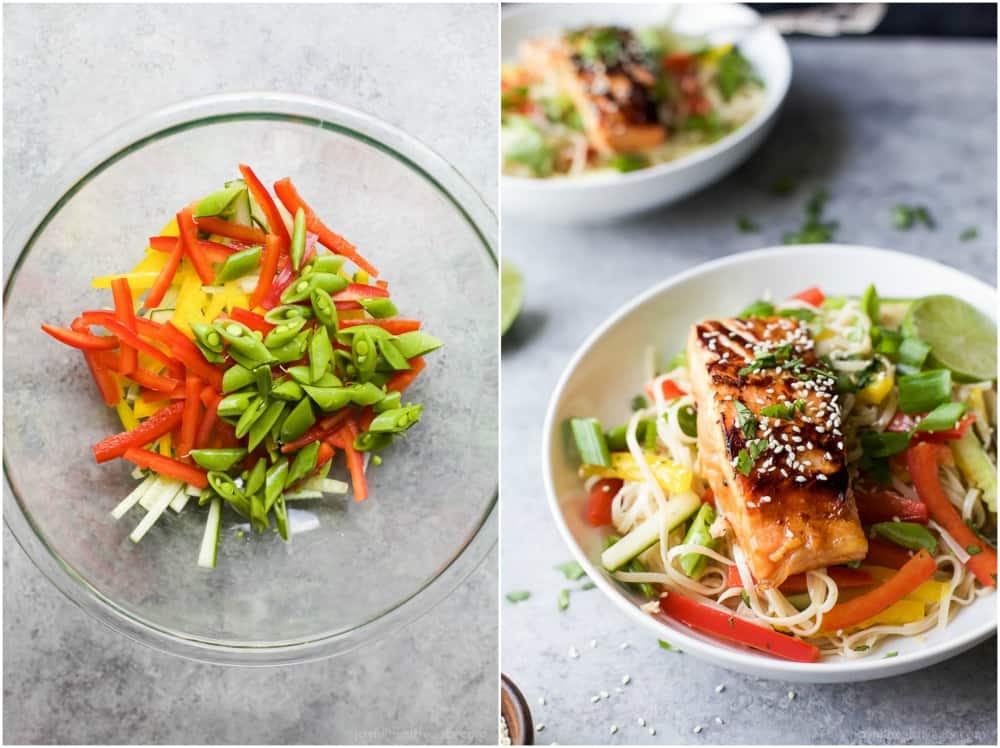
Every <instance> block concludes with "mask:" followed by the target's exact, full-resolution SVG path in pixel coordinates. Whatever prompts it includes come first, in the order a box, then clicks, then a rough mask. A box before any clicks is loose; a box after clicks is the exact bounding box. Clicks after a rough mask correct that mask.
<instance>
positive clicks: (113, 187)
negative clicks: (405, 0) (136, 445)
mask: <svg viewBox="0 0 1000 748" xmlns="http://www.w3.org/2000/svg"><path fill="white" fill-rule="evenodd" d="M241 162H245V163H249V164H251V165H252V166H253V167H254V169H255V170H256V171H257V173H258V174H259V175H260V176H261V178H262V180H263V181H264V182H265V183H267V184H270V183H272V182H273V181H275V180H277V179H279V178H281V177H284V176H291V177H292V178H293V179H294V181H295V183H296V185H297V186H298V188H299V190H300V191H301V193H302V195H303V196H304V197H305V198H306V199H307V200H308V201H309V202H310V203H311V204H312V205H313V207H314V208H315V209H316V211H317V213H318V214H319V215H320V216H321V217H323V219H324V220H325V221H326V222H327V223H328V224H329V225H330V226H331V227H332V228H334V229H335V230H336V231H338V232H341V233H342V234H344V235H345V236H346V237H348V238H349V239H350V240H351V241H352V242H353V243H355V244H356V245H357V246H358V247H359V248H360V250H361V251H362V253H364V254H365V255H366V256H368V257H369V258H370V259H372V261H373V262H374V263H375V264H376V265H377V266H378V267H379V269H380V271H381V272H382V274H383V277H384V278H386V279H387V280H389V281H390V283H391V288H392V292H393V298H394V300H395V301H396V303H397V304H398V306H399V308H400V310H401V313H402V314H404V315H405V316H412V317H416V318H418V319H421V320H423V321H424V327H425V329H426V330H427V331H428V332H430V333H432V334H433V335H435V336H437V337H439V338H441V339H442V340H444V341H445V347H444V348H442V349H441V350H440V351H438V352H436V353H434V354H432V355H431V356H429V357H428V368H427V371H426V372H425V374H424V375H423V376H422V377H421V378H420V379H419V380H417V383H416V384H415V385H414V387H413V389H412V390H411V391H410V394H411V395H412V397H413V399H414V400H415V401H420V402H423V403H424V404H425V406H426V407H425V411H424V417H423V418H422V420H421V422H420V424H419V425H418V426H417V427H416V428H415V429H414V430H413V431H411V432H410V434H409V435H408V437H407V438H406V440H405V442H402V443H398V444H395V445H393V447H392V448H390V449H389V450H387V451H386V452H385V453H384V454H383V458H384V463H383V464H382V465H380V466H378V467H374V466H373V467H371V468H370V469H369V483H370V487H371V498H370V499H369V500H368V501H366V502H364V503H360V504H355V503H354V502H353V501H352V499H351V498H350V496H349V495H348V496H341V497H326V498H325V499H323V500H321V501H308V502H295V508H294V509H292V510H291V513H292V517H291V522H292V529H293V532H294V531H295V530H296V529H298V530H299V532H298V533H296V534H294V535H293V537H292V538H291V542H289V543H285V542H283V541H282V540H281V539H280V538H278V536H277V535H276V534H273V533H266V534H265V535H264V536H257V535H256V534H254V533H250V532H241V528H243V527H244V525H243V522H242V521H241V519H240V518H239V517H238V516H236V515H235V514H230V513H229V512H228V511H227V512H226V514H225V518H224V522H223V528H222V534H221V538H220V544H219V558H218V564H217V567H216V568H215V569H214V570H207V569H202V568H199V567H198V566H197V563H196V562H197V554H198V547H199V543H200V539H201V535H202V533H203V529H204V521H205V514H204V511H199V510H197V509H195V510H193V511H192V510H191V508H190V507H189V508H188V509H187V510H185V511H184V512H182V513H181V514H179V515H177V514H173V513H172V512H168V513H167V514H166V515H164V517H163V518H162V519H161V520H160V521H159V522H158V523H157V524H156V526H155V527H154V528H153V529H152V531H150V533H149V534H148V535H146V537H145V538H144V539H143V540H142V542H141V543H139V544H137V545H133V544H132V542H131V541H130V540H129V539H128V534H129V532H130V531H131V529H132V527H133V526H134V525H135V524H136V523H137V522H138V517H139V516H140V515H141V510H133V511H132V512H130V513H129V515H126V517H125V518H124V519H122V520H121V521H118V522H115V521H114V520H113V519H112V518H111V516H110V513H109V512H110V510H111V509H112V507H114V506H115V504H116V503H117V502H118V501H120V500H121V499H122V498H123V497H124V496H125V495H126V494H127V493H128V492H129V490H130V488H131V487H132V486H133V485H134V481H133V480H132V479H131V478H130V477H129V473H130V470H131V465H129V464H128V463H125V462H124V461H121V460H118V461H114V462H112V463H108V464H104V465H96V464H95V463H94V460H93V456H92V454H91V451H90V445H91V444H93V443H95V442H96V441H98V440H99V439H101V438H103V437H105V436H107V435H108V434H111V433H115V432H118V431H120V430H121V426H120V424H119V422H118V420H117V418H116V416H115V413H114V411H113V410H112V409H109V408H107V407H105V406H104V405H103V404H102V402H101V400H100V399H99V396H98V394H97V392H96V388H95V387H94V385H93V381H92V380H91V378H90V375H89V372H88V371H87V367H86V365H85V363H84V361H83V360H82V357H81V356H80V355H79V353H78V352H77V351H74V350H71V349H69V348H66V347H65V346H62V345H59V344H58V343H56V342H55V341H53V340H51V339H49V338H47V337H46V336H45V335H44V334H43V333H42V332H41V331H40V329H39V325H41V324H42V323H43V322H50V323H54V324H59V325H67V324H68V323H69V321H70V320H71V319H73V317H75V316H76V315H77V314H78V313H79V312H80V311H82V310H84V309H88V308H90V309H92V308H96V307H101V306H109V305H110V304H111V294H110V292H109V291H108V290H106V289H105V290H97V289H94V288H92V287H91V278H92V277H93V276H98V275H107V274H111V273H115V272H123V271H125V270H127V269H129V268H131V267H132V266H133V265H135V264H136V263H137V262H138V260H139V259H140V258H141V254H142V250H143V248H144V246H145V238H146V237H148V236H151V235H153V234H156V233H159V230H160V228H161V227H162V226H163V224H164V223H166V222H167V221H168V220H169V218H170V217H171V216H172V215H173V213H174V212H175V211H176V210H177V209H178V208H179V207H180V206H183V205H185V204H187V203H188V202H189V201H190V200H191V199H192V198H194V197H197V196H198V195H200V194H205V193H208V192H211V191H212V190H214V189H217V188H219V187H221V185H222V183H223V182H224V181H226V180H228V179H233V178H235V177H238V176H239V172H238V170H237V164H239V163H241ZM29 205H30V208H31V211H33V212H32V214H31V215H28V216H24V217H21V218H20V219H19V220H17V221H16V222H14V223H13V224H12V225H11V227H10V229H9V230H8V231H7V233H6V235H5V237H4V240H5V241H4V246H5V250H6V251H8V252H17V253H19V257H18V258H17V261H16V264H15V265H14V268H13V270H12V271H11V273H10V276H9V279H8V280H7V284H6V287H5V290H4V338H5V340H4V343H5V348H6V350H5V354H6V355H5V356H4V405H5V408H4V455H3V457H4V459H3V464H4V471H5V474H6V477H7V480H8V486H6V487H5V488H6V489H7V490H5V494H4V518H5V520H6V522H7V524H8V526H9V527H10V529H11V531H12V532H13V533H14V536H15V537H16V538H17V540H18V542H19V543H20V545H21V546H22V547H23V548H24V550H25V551H26V552H27V554H28V556H29V557H30V558H31V559H32V561H33V562H34V563H35V564H36V565H37V566H38V567H39V569H41V571H42V572H43V573H44V574H45V575H46V576H47V577H48V578H49V579H50V580H52V582H53V583H54V584H55V585H56V586H57V587H58V588H59V589H60V590H62V591H63V592H64V593H65V594H66V595H67V596H68V597H69V598H70V599H71V600H72V601H73V602H74V603H76V604H77V605H79V606H80V607H82V608H83V609H84V610H86V611H88V612H90V613H91V614H93V615H94V616H96V617H97V618H98V619H100V620H101V621H103V622H104V623H106V624H108V625H110V626H111V627H113V628H115V629H117V630H118V631H120V632H122V633H124V634H126V635H128V636H130V637H132V638H133V639H135V640H137V641H140V642H142V643H144V644H147V645H150V646H153V647H155V648H157V649H160V650H163V651H166V652H170V653H173V654H177V655H181V656H185V657H189V658H192V659H197V660H202V661H209V662H216V663H222V664H233V665H278V664H289V663H294V662H302V661H307V660H314V659H320V658H323V657H328V656H331V655H335V654H338V653H342V652H345V651H347V650H349V649H351V648H354V647H356V646H358V645H360V644H362V643H365V642H368V641H370V640H372V639H374V638H375V637H377V636H379V635H383V634H385V633H386V632H388V631H390V630H392V629H394V628H397V627H399V626H401V625H405V624H406V623H409V622H411V621H413V620H414V619H415V618H417V617H418V616H419V615H421V614H422V613H424V612H426V611H427V610H428V609H430V608H431V607H432V606H433V605H434V604H435V603H437V602H439V601H440V600H441V599H443V598H444V597H445V596H446V595H447V594H448V593H449V592H450V591H451V590H452V589H454V588H455V587H456V586H457V585H458V584H459V582H460V581H461V580H462V579H464V578H465V576H466V575H467V574H468V573H469V572H470V571H471V570H472V569H473V568H474V567H475V566H476V564H477V563H479V562H480V561H481V560H482V558H483V557H484V556H485V555H486V554H487V552H488V551H489V550H490V548H492V547H493V545H494V544H495V543H496V516H495V515H496V502H497V443H498V442H497V427H498V418H497V381H498V369H497V367H498V345H497V329H498V320H497V304H496V298H497V277H498V274H497V263H496V256H495V251H494V246H495V241H496V231H497V225H496V218H495V216H494V215H493V214H492V213H491V212H490V210H489V208H487V206H486V205H485V204H484V203H483V201H482V199H481V198H480V197H479V196H478V195H477V194H476V192H475V191H474V190H473V189H472V188H471V187H470V186H469V184H468V183H466V182H465V180H464V179H463V178H462V177H461V176H460V175H459V173H458V172H457V171H456V170H455V169H454V168H452V167H451V166H450V165H449V164H448V163H446V162H445V161H444V160H443V159H442V158H441V157H439V156H438V155H436V154H435V153H434V152H432V151H431V150H430V149H428V148H427V147H425V146H424V145H422V144H421V143H419V142H417V141H416V140H414V139H413V138H411V137H409V136H408V135H405V134H404V133H402V132H400V131H398V130H396V129H394V128H392V127H390V126H389V125H386V124H384V123H382V122H380V121H379V120H377V119H375V118H373V117H370V116H368V115H366V114H362V113H360V112H356V111H353V110H350V109H347V108H344V107H341V106H338V105H335V104H332V103H329V102H326V101H322V100H318V99H312V98H307V97H301V96H291V95H284V94H257V93H255V94H234V95H225V96H215V97H210V98H206V99H199V100H195V101H191V102H186V103H183V104H180V105H177V106H173V107H169V108H167V109H164V110H161V111H159V112H156V113H154V114H151V115H148V116H146V117H143V118H141V119H140V120H137V121H135V122H132V123H130V124H127V125H125V126H124V127H122V128H121V129H120V130H118V131H116V132H115V133H113V134H112V135H110V136H108V137H107V138H105V139H104V140H102V141H101V142H99V143H98V144H96V145H95V146H93V147H92V148H90V149H88V150H87V151H86V152H85V153H83V154H81V155H80V156H79V158H77V159H76V160H75V161H74V162H73V163H71V164H70V165H69V166H68V167H67V168H66V169H64V170H63V171H62V172H61V173H60V174H59V175H57V177H56V178H55V180H54V181H53V183H52V185H51V186H50V187H48V188H46V189H44V190H43V191H42V192H40V193H39V194H38V195H37V196H36V197H35V198H34V199H32V200H31V201H30V202H29ZM334 465H335V469H334V475H335V477H342V476H339V475H337V473H338V472H339V473H346V470H344V469H343V465H342V458H341V459H340V460H337V461H335V463H334Z"/></svg>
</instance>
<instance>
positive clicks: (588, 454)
mask: <svg viewBox="0 0 1000 748" xmlns="http://www.w3.org/2000/svg"><path fill="white" fill-rule="evenodd" d="M569 425H570V429H571V430H572V432H573V439H574V441H575V442H576V449H577V451H578V452H579V453H580V459H581V460H583V462H584V463H585V464H587V465H603V466H604V467H610V466H611V455H610V454H609V452H608V443H607V441H606V440H605V438H604V432H603V431H601V422H600V421H598V420H597V419H596V418H571V419H570V421H569Z"/></svg>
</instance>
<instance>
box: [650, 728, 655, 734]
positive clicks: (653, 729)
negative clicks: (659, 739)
mask: <svg viewBox="0 0 1000 748" xmlns="http://www.w3.org/2000/svg"><path fill="white" fill-rule="evenodd" d="M649 734H650V735H655V734H656V728H655V727H650V728H649Z"/></svg>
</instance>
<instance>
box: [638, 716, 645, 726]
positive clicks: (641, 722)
mask: <svg viewBox="0 0 1000 748" xmlns="http://www.w3.org/2000/svg"><path fill="white" fill-rule="evenodd" d="M636 722H638V723H639V727H645V726H646V720H644V719H643V718H642V717H639V719H637V720H636Z"/></svg>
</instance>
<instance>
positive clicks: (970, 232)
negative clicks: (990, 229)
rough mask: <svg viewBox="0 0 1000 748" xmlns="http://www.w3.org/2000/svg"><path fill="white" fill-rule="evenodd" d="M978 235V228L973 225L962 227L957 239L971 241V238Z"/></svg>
mask: <svg viewBox="0 0 1000 748" xmlns="http://www.w3.org/2000/svg"><path fill="white" fill-rule="evenodd" d="M978 236H979V229H978V228H976V227H975V226H969V227H968V228H966V229H962V233H961V234H959V235H958V238H959V241H963V242H971V241H972V240H973V239H975V238H977V237H978Z"/></svg>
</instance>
